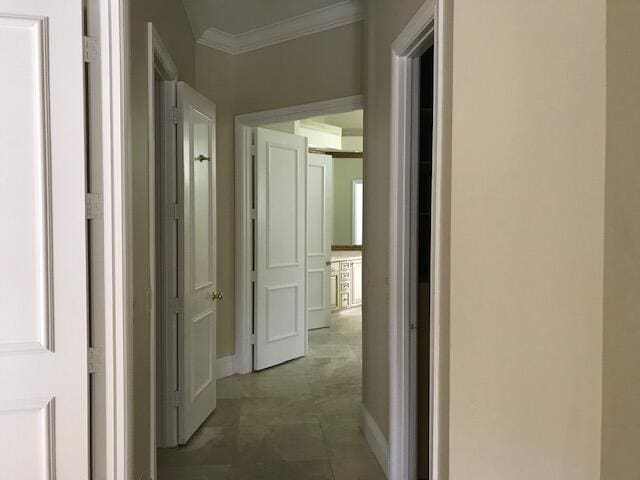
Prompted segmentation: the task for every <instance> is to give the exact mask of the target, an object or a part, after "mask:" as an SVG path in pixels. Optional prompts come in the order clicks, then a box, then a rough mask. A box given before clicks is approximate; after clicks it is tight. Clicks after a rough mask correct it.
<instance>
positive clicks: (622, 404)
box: [602, 0, 640, 480]
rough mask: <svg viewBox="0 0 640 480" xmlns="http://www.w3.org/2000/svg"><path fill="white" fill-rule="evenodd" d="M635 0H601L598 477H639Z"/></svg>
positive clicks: (639, 166)
mask: <svg viewBox="0 0 640 480" xmlns="http://www.w3.org/2000/svg"><path fill="white" fill-rule="evenodd" d="M639 21H640V2H638V1H637V0H608V1H607V169H606V197H605V199H606V201H605V253H604V260H605V262H604V272H605V277H604V278H605V284H604V285H605V288H604V377H603V380H604V385H603V390H604V392H603V418H602V480H627V479H637V478H640V455H638V445H640V296H639V295H638V293H639V292H640V156H639V152H640V55H638V50H639V48H640V29H639V28H638V22H639Z"/></svg>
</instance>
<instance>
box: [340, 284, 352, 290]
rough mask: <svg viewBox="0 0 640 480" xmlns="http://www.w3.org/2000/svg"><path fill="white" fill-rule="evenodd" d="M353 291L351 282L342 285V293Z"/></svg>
mask: <svg viewBox="0 0 640 480" xmlns="http://www.w3.org/2000/svg"><path fill="white" fill-rule="evenodd" d="M350 290H351V284H350V283H349V282H342V283H341V284H340V291H341V292H349V291H350Z"/></svg>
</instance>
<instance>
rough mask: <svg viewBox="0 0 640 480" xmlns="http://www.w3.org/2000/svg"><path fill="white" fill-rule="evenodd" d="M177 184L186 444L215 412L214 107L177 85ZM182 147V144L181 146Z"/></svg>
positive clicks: (182, 434) (181, 436) (182, 437)
mask: <svg viewBox="0 0 640 480" xmlns="http://www.w3.org/2000/svg"><path fill="white" fill-rule="evenodd" d="M178 106H179V109H180V112H181V117H182V121H181V122H180V123H179V125H178V138H179V139H180V142H181V144H182V148H179V149H178V152H179V161H178V168H179V172H178V178H179V179H181V180H182V181H179V182H178V184H179V186H181V187H182V188H181V191H180V192H179V197H178V198H179V199H180V204H181V206H182V220H183V221H182V228H181V229H179V230H180V233H181V235H180V237H181V238H179V239H178V244H179V245H181V246H182V248H181V250H180V253H179V256H181V257H182V258H180V259H179V260H178V266H179V267H178V270H179V272H180V273H179V276H180V277H181V278H179V280H178V283H179V285H180V288H179V290H180V292H181V293H182V297H181V299H180V300H179V301H178V302H179V303H182V307H183V308H182V311H183V315H182V318H180V317H179V318H180V322H179V323H181V326H180V327H181V328H179V333H178V334H179V338H178V345H179V355H178V358H179V360H178V366H179V369H180V370H179V384H180V392H179V402H178V442H179V443H181V444H184V443H186V442H187V441H188V440H189V438H190V437H191V435H193V433H194V432H195V431H196V430H197V429H198V427H199V426H200V425H201V424H202V422H204V421H205V420H206V418H207V417H208V416H209V415H210V414H211V412H213V410H214V409H215V408H216V375H215V371H216V303H217V301H219V300H220V299H221V298H220V295H221V294H220V293H219V292H218V291H217V285H216V251H217V248H216V247H217V242H216V150H215V105H214V104H213V103H211V101H209V100H208V99H206V98H205V97H203V96H202V95H200V94H199V93H198V92H196V91H195V90H193V89H192V88H191V87H189V86H188V85H186V84H184V83H182V82H178ZM179 144H180V143H179Z"/></svg>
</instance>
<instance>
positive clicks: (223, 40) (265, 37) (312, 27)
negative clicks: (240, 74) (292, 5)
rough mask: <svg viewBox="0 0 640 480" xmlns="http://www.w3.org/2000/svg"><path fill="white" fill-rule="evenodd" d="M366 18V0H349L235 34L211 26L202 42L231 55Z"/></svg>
mask: <svg viewBox="0 0 640 480" xmlns="http://www.w3.org/2000/svg"><path fill="white" fill-rule="evenodd" d="M362 18H363V5H362V0H346V1H343V2H340V3H336V4H334V5H329V6H327V7H324V8H321V9H318V10H314V11H312V12H308V13H304V14H302V15H298V16H297V17H292V18H288V19H286V20H282V21H280V22H276V23H273V24H271V25H267V26H265V27H261V28H257V29H255V30H250V31H248V32H243V33H239V34H235V35H234V34H229V33H226V32H223V31H222V30H218V29H216V28H213V27H211V28H209V29H207V30H206V31H205V32H204V33H203V34H202V36H201V37H200V38H199V39H198V43H199V44H200V45H204V46H207V47H211V48H215V49H217V50H221V51H223V52H225V53H229V54H231V55H238V54H240V53H246V52H250V51H252V50H257V49H259V48H264V47H268V46H270V45H275V44H278V43H282V42H287V41H289V40H293V39H296V38H300V37H303V36H305V35H311V34H313V33H318V32H323V31H325V30H329V29H332V28H336V27H341V26H343V25H348V24H350V23H354V22H358V21H360V20H362Z"/></svg>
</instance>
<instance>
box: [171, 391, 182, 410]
mask: <svg viewBox="0 0 640 480" xmlns="http://www.w3.org/2000/svg"><path fill="white" fill-rule="evenodd" d="M183 405H184V402H183V396H182V392H181V391H180V390H176V391H175V392H174V395H173V406H174V407H176V408H178V407H182V406H183Z"/></svg>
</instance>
